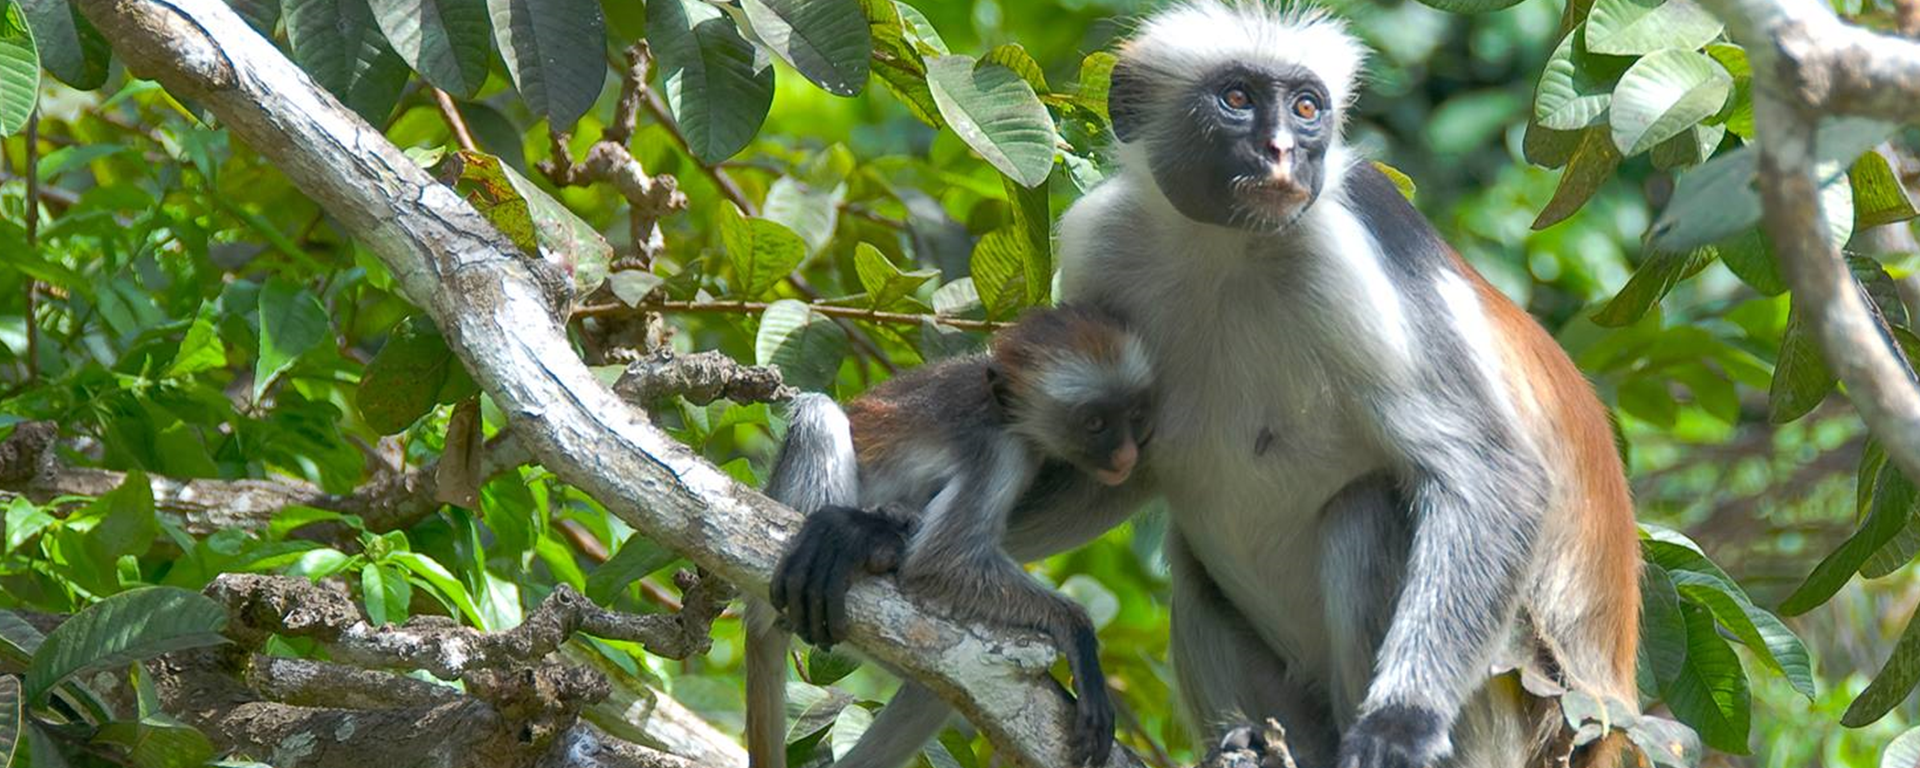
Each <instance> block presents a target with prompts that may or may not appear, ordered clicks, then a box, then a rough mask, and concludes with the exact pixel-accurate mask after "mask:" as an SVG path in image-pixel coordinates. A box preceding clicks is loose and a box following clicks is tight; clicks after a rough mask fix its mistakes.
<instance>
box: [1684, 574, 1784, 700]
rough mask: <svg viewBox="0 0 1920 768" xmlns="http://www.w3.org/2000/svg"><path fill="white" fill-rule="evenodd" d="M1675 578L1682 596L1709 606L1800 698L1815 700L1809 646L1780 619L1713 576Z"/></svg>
mask: <svg viewBox="0 0 1920 768" xmlns="http://www.w3.org/2000/svg"><path fill="white" fill-rule="evenodd" d="M1672 575H1673V579H1674V581H1675V582H1676V583H1678V585H1679V589H1680V594H1681V595H1682V596H1684V597H1686V598H1687V599H1688V600H1692V601H1693V602H1695V603H1698V604H1700V605H1703V606H1706V608H1707V609H1708V610H1710V611H1712V612H1713V617H1714V619H1715V620H1717V621H1719V622H1720V626H1723V627H1726V628H1727V631H1728V632H1732V633H1733V636H1734V637H1736V638H1739V639H1740V643H1741V644H1742V645H1745V646H1747V648H1748V649H1749V650H1752V651H1753V653H1754V655H1755V656H1757V657H1759V659H1760V661H1761V662H1763V663H1765V664H1766V665H1767V666H1769V667H1772V668H1773V669H1774V671H1776V672H1779V673H1780V675H1781V676H1782V677H1785V678H1786V679H1787V682H1788V683H1790V684H1792V685H1793V689H1794V690H1796V691H1799V692H1800V695H1802V696H1805V697H1807V698H1808V699H1809V700H1812V699H1813V695H1814V689H1813V661H1812V658H1811V657H1810V656H1809V655H1808V654H1807V646H1806V644H1804V643H1802V642H1800V638H1799V637H1798V636H1796V635H1794V634H1793V630H1790V629H1787V625H1786V624H1785V623H1784V622H1781V621H1780V619H1779V617H1776V616H1774V615H1773V614H1771V613H1768V612H1767V611H1765V610H1764V609H1761V608H1760V607H1758V606H1755V605H1754V604H1753V603H1752V602H1750V601H1749V600H1747V596H1746V595H1745V594H1742V593H1739V592H1733V591H1729V590H1727V589H1726V588H1725V587H1724V586H1722V585H1721V584H1719V583H1718V582H1716V581H1715V580H1714V579H1713V577H1711V576H1706V575H1704V574H1697V573H1692V572H1688V571H1679V572H1676V573H1674V574H1672Z"/></svg>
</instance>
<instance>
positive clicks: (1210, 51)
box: [1121, 0, 1367, 118]
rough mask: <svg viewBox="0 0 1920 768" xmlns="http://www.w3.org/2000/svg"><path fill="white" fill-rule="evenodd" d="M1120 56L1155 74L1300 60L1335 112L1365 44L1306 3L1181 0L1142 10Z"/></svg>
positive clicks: (1346, 98)
mask: <svg viewBox="0 0 1920 768" xmlns="http://www.w3.org/2000/svg"><path fill="white" fill-rule="evenodd" d="M1121 56H1122V58H1124V59H1127V60H1129V61H1131V62H1133V63H1135V64H1138V65H1140V66H1142V67H1144V68H1145V69H1147V70H1148V71H1151V72H1153V73H1155V74H1156V75H1161V76H1167V75H1176V74H1186V75H1189V76H1194V75H1199V74H1201V73H1204V72H1208V71H1210V70H1213V69H1215V68H1217V67H1220V66H1222V65H1225V64H1255V65H1266V66H1272V67H1284V66H1301V67H1306V68H1307V69H1309V70H1312V71H1313V72H1314V74H1316V75H1319V77H1320V79H1321V80H1322V81H1323V82H1325V84H1326V86H1327V92H1328V95H1329V96H1331V97H1332V100H1333V103H1334V104H1337V105H1339V106H1340V108H1339V109H1338V110H1336V111H1337V112H1338V113H1339V114H1338V115H1337V117H1341V118H1344V116H1345V113H1346V111H1347V110H1346V107H1347V106H1349V105H1351V104H1352V103H1353V99H1354V96H1355V95H1356V91H1357V88H1356V87H1355V84H1356V81H1357V80H1358V78H1359V77H1360V71H1361V68H1362V67H1363V66H1365V64H1366V57H1367V51H1366V47H1365V46H1364V45H1362V44H1361V43H1360V41H1359V40H1357V39H1355V38H1354V37H1353V35H1352V34H1351V33H1349V32H1348V31H1347V25H1346V23H1345V22H1343V21H1341V20H1340V19H1338V18H1335V17H1333V16H1331V15H1329V14H1328V13H1327V12H1326V11H1324V10H1322V9H1320V8H1317V7H1314V6H1312V5H1309V4H1305V3H1301V4H1298V5H1294V6H1291V7H1280V6H1276V5H1274V4H1272V3H1270V2H1265V1H1264V0H1188V1H1187V2H1182V3H1180V4H1179V5H1175V6H1173V7H1171V8H1168V9H1166V10H1164V11H1160V12H1159V13H1155V14H1153V15H1152V16H1149V17H1147V18H1146V20H1145V21H1144V22H1142V23H1141V25H1140V28H1139V30H1138V31H1137V32H1135V33H1134V35H1133V36H1132V38H1131V39H1130V40H1129V41H1128V42H1127V43H1126V44H1125V46H1124V47H1123V48H1122V53H1121ZM1165 85H1175V86H1177V85H1182V84H1181V83H1167V84H1165ZM1155 90H1156V91H1159V92H1162V93H1164V92H1166V91H1163V90H1161V89H1160V88H1158V87H1156V88H1155Z"/></svg>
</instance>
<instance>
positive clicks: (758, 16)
mask: <svg viewBox="0 0 1920 768" xmlns="http://www.w3.org/2000/svg"><path fill="white" fill-rule="evenodd" d="M741 6H742V8H743V9H744V10H745V11H746V15H747V22H748V23H749V24H752V25H753V33H754V34H755V35H756V36H758V37H759V38H760V41H761V42H763V43H766V44H767V47H769V48H772V49H773V53H774V55H776V56H779V57H780V59H781V60H782V61H785V62H786V63H787V64H788V65H790V66H792V67H793V68H794V69H795V70H798V71H799V72H800V74H801V76H803V77H805V78H807V79H808V80H811V81H813V84H814V85H818V86H820V88H821V89H823V90H825V91H826V92H827V93H831V94H833V95H835V96H853V95H855V94H858V93H860V91H861V90H862V89H864V88H865V87H866V85H867V57H868V52H869V51H871V50H872V49H873V38H872V36H871V35H870V34H869V32H868V31H867V20H866V16H865V14H864V13H862V11H861V9H860V2H859V0H742V2H741Z"/></svg>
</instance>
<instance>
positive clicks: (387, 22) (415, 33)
mask: <svg viewBox="0 0 1920 768" xmlns="http://www.w3.org/2000/svg"><path fill="white" fill-rule="evenodd" d="M369 3H370V4H371V5H372V6H373V17H374V21H375V22H377V23H378V24H379V25H380V32H381V34H384V35H386V38H387V42H388V43H390V44H391V45H392V46H393V50H394V52H396V53H398V54H400V58H401V59H403V60H405V61H406V62H407V66H409V67H412V68H413V71H415V72H419V73H420V76H421V77H423V78H426V80H427V82H429V83H432V84H433V85H434V86H435V87H437V88H439V89H440V90H443V91H446V92H447V93H450V94H453V95H454V96H457V97H459V98H462V99H469V98H473V96H474V94H477V93H479V92H480V86H482V85H485V84H486V82H487V63H488V62H489V61H490V60H491V56H492V52H493V25H492V24H491V23H489V22H488V21H487V4H486V2H485V0H369ZM503 47H504V46H503Z"/></svg>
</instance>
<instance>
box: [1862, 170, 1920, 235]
mask: <svg viewBox="0 0 1920 768" xmlns="http://www.w3.org/2000/svg"><path fill="white" fill-rule="evenodd" d="M1847 177H1848V179H1850V180H1851V182H1852V186H1853V210H1854V216H1855V219H1854V221H1855V226H1856V227H1859V228H1866V227H1877V226H1881V225H1883V224H1893V223H1896V222H1901V221H1906V220H1907V219H1911V218H1913V217H1914V216H1915V215H1917V214H1916V212H1915V210H1914V207H1913V199H1912V198H1911V197H1909V196H1908V195H1907V190H1906V187H1904V186H1902V185H1901V184H1900V179H1899V178H1898V177H1896V176H1895V175H1894V173H1893V168H1892V166H1889V165H1888V164H1887V158H1886V157H1884V156H1882V155H1881V154H1880V153H1879V152H1868V153H1866V154H1864V155H1861V156H1860V159H1859V160H1855V161H1854V163H1853V167H1852V168H1851V169H1849V170H1848V171H1847Z"/></svg>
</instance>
